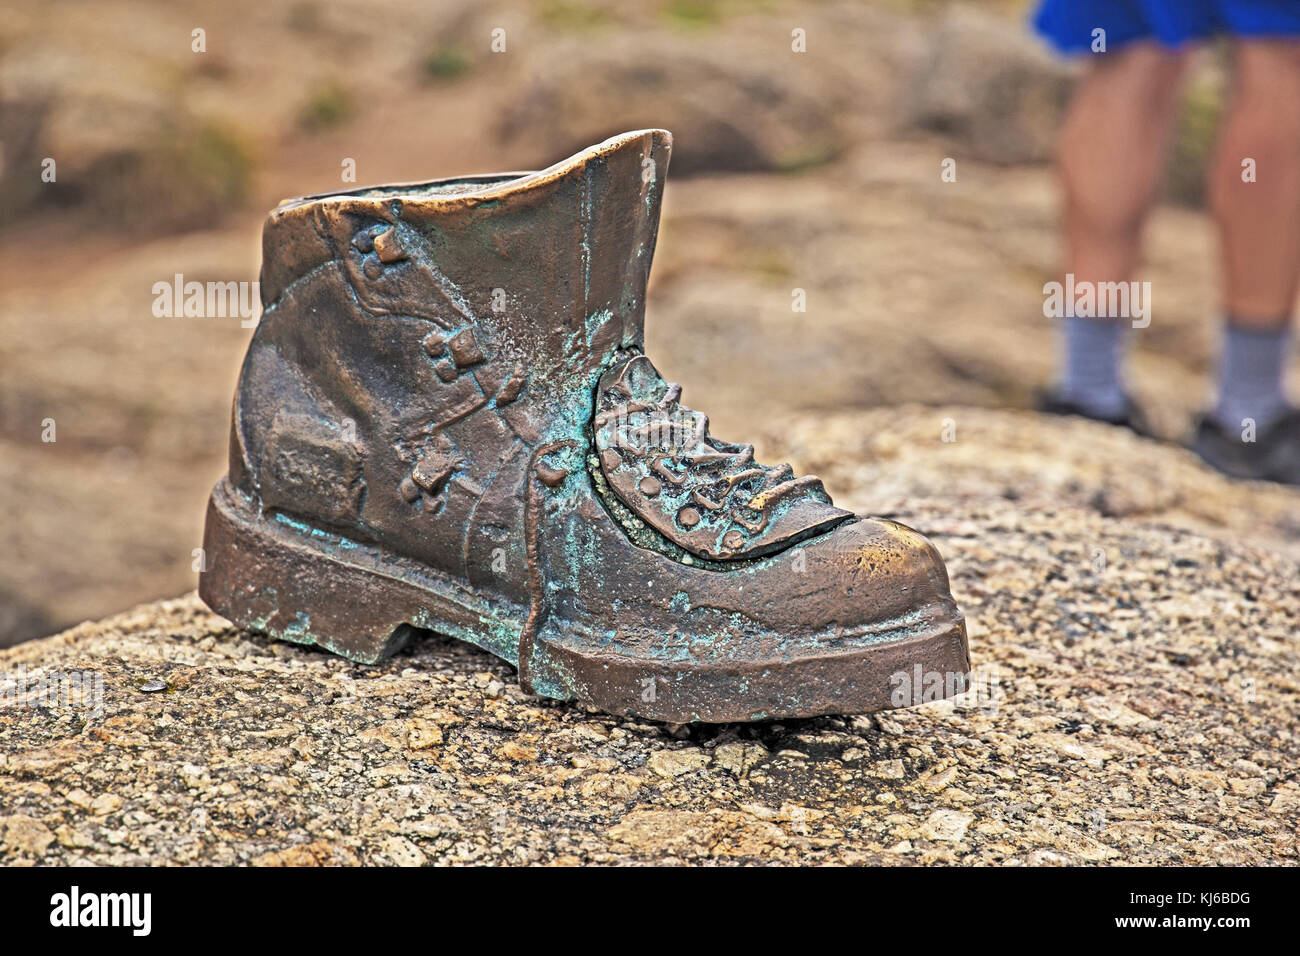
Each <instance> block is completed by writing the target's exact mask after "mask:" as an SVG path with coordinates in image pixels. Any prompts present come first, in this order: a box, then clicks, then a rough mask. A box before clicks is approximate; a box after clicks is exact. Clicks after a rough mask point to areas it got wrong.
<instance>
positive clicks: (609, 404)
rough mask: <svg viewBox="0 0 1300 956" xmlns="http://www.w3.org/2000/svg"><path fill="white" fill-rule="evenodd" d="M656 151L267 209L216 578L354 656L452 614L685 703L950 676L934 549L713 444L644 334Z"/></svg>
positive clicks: (938, 681)
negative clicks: (259, 308)
mask: <svg viewBox="0 0 1300 956" xmlns="http://www.w3.org/2000/svg"><path fill="white" fill-rule="evenodd" d="M670 144H671V137H670V136H669V134H668V133H666V132H663V131H661V130H647V131H642V132H637V133H627V134H625V135H623V136H618V137H615V138H614V139H611V140H608V141H606V142H604V143H602V144H600V145H599V146H595V147H592V148H591V149H588V150H585V151H584V152H582V153H579V154H578V155H576V156H574V157H572V158H571V159H568V160H566V161H564V162H562V163H559V164H557V165H555V166H552V167H551V168H550V169H547V170H544V171H542V172H539V173H528V174H521V173H503V174H500V175H495V176H472V177H467V178H462V179H457V180H442V181H438V182H431V183H424V184H419V185H400V186H379V187H374V188H370V189H358V190H354V191H351V192H346V193H339V194H334V195H325V196H316V197H308V198H305V199H300V200H295V201H292V202H289V203H287V204H285V205H281V206H280V207H279V208H278V209H276V210H275V211H274V212H272V213H271V215H270V218H269V219H268V220H267V222H266V228H265V235H264V243H263V250H264V251H263V260H264V261H263V266H262V295H263V299H264V304H265V308H264V310H263V314H262V319H261V322H260V324H259V325H258V328H257V331H256V333H255V334H254V336H253V341H252V343H251V345H250V346H249V352H248V356H247V358H246V360H245V362H244V367H243V372H242V374H241V377H240V382H239V386H238V391H237V394H236V398H235V409H234V425H233V430H232V436H231V448H230V473H229V476H228V477H227V478H223V479H222V480H221V481H220V482H219V483H218V485H217V487H216V489H215V490H214V491H213V494H212V500H211V503H210V505H209V509H208V518H207V530H206V535H205V539H204V546H205V548H206V553H207V558H208V566H209V570H207V571H205V572H204V573H203V575H202V576H201V579H200V584H199V594H200V595H201V596H202V597H203V600H204V601H206V602H207V603H208V605H209V606H210V607H211V608H212V609H213V610H215V611H217V612H218V613H220V614H222V615H224V616H226V617H227V618H229V619H230V620H232V621H234V622H235V623H236V624H238V625H240V626H242V627H246V628H250V629H252V630H256V631H262V632H265V633H268V634H271V635H274V636H275V637H278V638H282V639H285V640H290V641H298V642H300V643H305V644H318V645H320V646H322V647H324V648H326V649H328V650H331V651H334V652H335V653H338V654H342V655H344V656H347V657H349V658H352V659H353V660H357V661H374V660H377V659H379V658H380V657H383V656H384V655H386V654H390V653H392V652H393V651H394V650H396V649H397V647H398V646H399V645H400V644H401V643H402V641H404V640H405V639H406V637H407V636H408V635H409V634H411V633H412V630H413V627H414V628H426V629H430V630H434V631H438V632H440V633H442V634H447V635H451V636H453V637H456V638H459V639H461V640H465V641H468V642H470V643H473V644H476V645H478V646H479V647H482V648H484V649H485V650H487V651H490V652H491V653H493V654H496V655H497V656H498V657H502V658H504V659H505V660H507V661H509V662H511V663H512V664H515V665H517V666H518V668H519V679H520V683H521V685H522V686H523V687H524V688H525V689H528V690H530V691H533V692H535V693H537V694H540V695H542V696H545V697H552V698H558V699H564V700H571V699H576V700H579V701H582V702H583V703H586V704H591V705H593V706H595V707H598V708H601V709H602V710H605V711H609V712H613V713H618V714H635V715H639V716H642V717H649V718H653V719H660V720H668V721H673V722H685V721H692V720H701V721H733V720H760V719H765V718H778V717H804V716H813V715H817V714H831V713H861V712H865V711H873V710H879V709H881V708H886V707H899V706H907V705H909V704H913V703H920V702H922V701H924V700H932V699H939V698H941V697H947V696H951V695H953V694H955V693H960V692H961V691H962V690H963V689H964V687H965V681H966V675H967V673H968V671H969V669H970V660H969V655H968V652H967V645H966V632H965V625H964V622H963V619H962V615H961V613H960V612H959V611H958V609H957V607H956V605H955V604H954V602H953V599H952V595H951V594H950V593H949V589H948V575H947V572H946V570H945V568H944V564H943V560H942V559H941V558H940V557H939V553H938V552H937V551H936V550H935V548H934V546H933V545H932V544H931V543H930V542H929V541H927V540H926V539H925V538H924V537H922V536H921V535H920V534H918V533H917V532H915V531H913V530H911V529H910V528H906V527H904V526H903V525H899V524H895V523H894V522H891V521H883V520H876V519H870V518H861V517H859V516H857V515H855V514H852V513H850V512H847V511H843V510H841V509H839V508H836V507H835V506H834V505H833V504H832V503H831V499H830V497H829V496H828V495H827V494H826V492H825V490H824V489H823V487H822V484H821V482H820V481H819V480H818V479H816V478H812V477H804V478H796V477H795V476H794V474H793V473H792V472H791V470H790V468H789V466H787V465H780V466H776V467H766V466H763V465H760V464H758V463H757V462H755V461H754V455H753V447H752V446H750V445H738V444H732V443H730V442H724V441H721V440H719V439H716V438H713V437H712V436H710V435H709V432H708V420H707V419H706V418H705V417H704V416H703V415H701V414H699V413H698V412H695V411H692V410H691V409H689V408H687V407H686V406H685V405H683V404H681V401H680V394H681V390H680V388H678V386H676V385H672V384H669V383H667V382H665V381H664V380H663V379H662V378H661V377H660V376H659V373H658V372H657V371H656V370H655V368H654V366H653V365H652V364H651V363H650V360H649V359H648V358H646V357H645V355H644V354H643V350H644V339H643V320H644V309H645V292H646V279H647V277H648V274H649V269H650V258H651V255H652V254H653V252H654V245H655V234H656V229H657V227H658V222H659V208H660V201H661V199H662V195H663V175H664V172H665V170H666V169H667V166H668V154H669V149H670ZM408 625H410V626H408ZM412 626H413V627H412ZM913 682H915V684H916V685H917V686H912V685H913Z"/></svg>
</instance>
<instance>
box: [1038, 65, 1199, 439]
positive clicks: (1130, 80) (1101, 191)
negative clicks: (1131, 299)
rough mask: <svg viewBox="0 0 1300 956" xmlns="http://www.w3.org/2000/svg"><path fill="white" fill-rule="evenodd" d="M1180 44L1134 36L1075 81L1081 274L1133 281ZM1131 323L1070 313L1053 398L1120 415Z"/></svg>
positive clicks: (1075, 243)
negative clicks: (1133, 40) (1140, 39)
mask: <svg viewBox="0 0 1300 956" xmlns="http://www.w3.org/2000/svg"><path fill="white" fill-rule="evenodd" d="M1186 59H1187V57H1186V54H1185V53H1184V52H1181V51H1178V52H1175V51H1170V50H1167V49H1163V48H1161V47H1159V46H1157V45H1155V44H1151V43H1137V44H1133V45H1131V46H1128V47H1125V48H1123V49H1121V50H1117V51H1115V52H1113V53H1107V54H1104V55H1102V56H1100V57H1098V58H1097V60H1096V62H1095V63H1094V64H1093V65H1092V66H1091V68H1090V70H1089V72H1088V73H1087V74H1086V75H1085V76H1084V77H1083V78H1082V79H1081V80H1080V81H1079V85H1078V88H1077V90H1076V91H1075V94H1074V98H1073V100H1072V102H1071V104H1070V108H1069V113H1068V115H1067V117H1066V121H1065V125H1064V128H1063V129H1062V133H1061V140H1060V161H1059V162H1060V171H1061V179H1062V183H1063V186H1064V192H1065V216H1064V220H1065V221H1064V224H1065V272H1067V273H1073V274H1074V277H1075V281H1076V282H1093V283H1102V282H1128V281H1130V280H1131V279H1132V278H1133V275H1134V272H1135V271H1136V269H1137V266H1138V261H1139V258H1140V255H1141V240H1142V228H1143V225H1144V223H1145V221H1146V217H1147V213H1148V212H1149V210H1150V208H1151V206H1152V204H1153V202H1154V201H1155V198H1156V193H1157V190H1158V188H1159V185H1160V174H1161V171H1162V170H1163V167H1164V158H1165V147H1166V146H1167V144H1168V140H1169V135H1170V131H1171V129H1172V128H1173V117H1174V113H1175V111H1174V106H1175V100H1176V98H1177V95H1178V87H1179V80H1180V78H1181V76H1182V73H1183V70H1184V68H1185V65H1186ZM1126 325H1127V322H1126V321H1124V320H1119V321H1107V320H1105V319H1086V318H1076V319H1069V318H1067V319H1064V320H1063V326H1064V328H1063V331H1064V352H1065V354H1064V363H1063V369H1062V375H1061V381H1060V384H1059V386H1058V388H1057V390H1056V399H1057V400H1059V401H1060V402H1062V403H1065V404H1066V405H1068V406H1071V407H1074V408H1077V409H1078V410H1080V411H1082V412H1083V413H1084V414H1088V415H1091V416H1093V417H1096V418H1103V419H1111V420H1114V419H1117V418H1119V417H1120V416H1121V415H1123V414H1124V412H1125V408H1126V405H1127V401H1128V399H1127V395H1126V393H1125V390H1124V386H1123V381H1122V378H1121V374H1120V366H1121V363H1122V360H1123V345H1124V339H1125V336H1124V333H1125V327H1126Z"/></svg>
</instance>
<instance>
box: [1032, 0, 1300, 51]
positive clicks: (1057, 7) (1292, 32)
mask: <svg viewBox="0 0 1300 956" xmlns="http://www.w3.org/2000/svg"><path fill="white" fill-rule="evenodd" d="M1034 28H1035V29H1036V30H1038V32H1039V33H1040V34H1042V36H1043V37H1044V38H1045V39H1047V40H1048V41H1049V42H1051V44H1052V45H1053V46H1055V47H1056V48H1057V49H1058V50H1060V51H1061V52H1062V53H1089V52H1091V51H1092V46H1093V31H1094V30H1096V29H1098V28H1100V29H1103V30H1105V31H1106V49H1107V50H1113V49H1115V48H1117V47H1121V46H1123V45H1124V44H1126V43H1132V42H1134V41H1136V40H1152V41H1155V42H1156V43H1159V44H1160V45H1161V46H1166V47H1181V46H1184V45H1186V44H1188V43H1195V42H1196V41H1198V40H1205V39H1208V38H1210V37H1212V36H1215V35H1217V34H1228V35H1229V36H1239V37H1292V38H1300V0H1041V3H1040V4H1039V7H1038V13H1037V14H1036V15H1035V17H1034Z"/></svg>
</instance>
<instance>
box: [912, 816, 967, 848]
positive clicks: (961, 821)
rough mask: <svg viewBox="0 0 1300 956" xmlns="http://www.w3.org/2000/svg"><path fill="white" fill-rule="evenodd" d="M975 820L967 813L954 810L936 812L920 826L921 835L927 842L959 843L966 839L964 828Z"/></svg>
mask: <svg viewBox="0 0 1300 956" xmlns="http://www.w3.org/2000/svg"><path fill="white" fill-rule="evenodd" d="M974 820H975V818H974V817H972V816H971V815H970V814H968V813H959V812H957V811H956V810H936V811H934V813H932V814H930V815H929V816H928V817H927V818H926V821H925V823H923V824H921V835H922V836H924V837H925V838H926V839H927V840H939V841H943V842H946V843H960V842H961V841H962V840H964V839H965V838H966V828H967V827H968V826H970V825H971V823H973V822H974Z"/></svg>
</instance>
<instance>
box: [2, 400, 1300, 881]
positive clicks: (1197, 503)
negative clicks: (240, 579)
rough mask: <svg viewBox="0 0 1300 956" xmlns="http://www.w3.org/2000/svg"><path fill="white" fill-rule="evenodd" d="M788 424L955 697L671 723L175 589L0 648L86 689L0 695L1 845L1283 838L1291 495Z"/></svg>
mask: <svg viewBox="0 0 1300 956" xmlns="http://www.w3.org/2000/svg"><path fill="white" fill-rule="evenodd" d="M944 418H948V419H951V420H952V421H953V422H954V423H955V426H956V438H957V440H956V441H954V442H943V441H942V440H941V438H940V435H941V429H942V428H943V427H944V424H943V421H942V419H944ZM786 425H787V427H785V428H782V429H779V430H778V433H777V434H776V435H775V436H774V437H772V438H771V439H770V446H772V447H784V448H785V449H786V450H788V451H790V452H792V453H793V455H794V457H795V458H796V459H797V460H800V461H802V462H813V463H815V464H817V465H818V467H823V470H824V471H825V475H826V477H827V478H828V484H829V486H830V488H831V489H832V491H834V492H836V494H837V500H838V502H839V503H841V504H845V505H848V506H850V507H854V508H857V509H861V510H870V511H874V512H877V513H881V512H884V513H890V514H892V515H895V516H897V517H898V518H900V519H901V520H904V521H908V522H910V523H912V524H914V525H915V526H917V527H919V528H921V529H922V530H924V531H926V532H927V533H929V534H930V535H931V536H932V537H933V538H934V540H935V541H936V542H937V543H938V545H939V547H940V549H941V550H942V551H943V553H944V554H945V556H946V557H947V558H948V561H949V569H950V572H951V575H952V579H953V584H954V593H955V594H956V597H957V600H958V601H959V603H960V604H961V605H962V607H963V609H964V610H965V612H966V614H967V616H968V624H969V629H970V634H971V653H972V659H973V661H974V663H975V668H976V670H975V681H974V686H973V689H972V690H971V691H970V692H969V693H967V694H966V695H964V696H963V697H961V698H958V699H957V701H956V702H952V703H945V702H939V703H928V704H924V705H922V706H920V707H917V708H913V709H908V710H897V711H889V712H886V713H883V714H879V715H875V716H866V717H857V718H825V719H818V720H809V721H788V722H783V723H780V724H770V723H769V724H758V725H743V726H739V725H732V726H707V727H665V726H662V725H656V724H649V723H642V722H637V721H629V720H623V719H617V718H611V717H606V716H604V715H601V714H597V713H593V712H588V711H586V710H584V709H582V708H579V707H574V706H568V705H561V704H554V703H549V702H544V701H539V700H536V699H532V698H528V697H526V696H524V695H523V694H522V693H521V692H520V691H519V690H518V688H517V686H516V685H515V683H514V680H513V673H512V669H511V668H510V667H509V666H507V665H505V664H503V663H501V662H499V661H497V660H495V659H494V658H491V657H489V656H487V655H485V654H483V653H481V652H479V651H477V650H476V649H474V648H471V647H469V646H467V645H462V644H457V643H455V642H451V641H448V640H445V639H443V638H440V637H435V636H430V637H428V638H427V639H425V640H420V641H416V642H413V644H412V645H411V646H409V647H408V649H407V650H405V651H404V652H402V653H401V654H400V655H399V656H398V657H396V658H394V659H392V660H390V661H388V662H386V663H384V664H382V665H378V666H373V667H364V666H359V665H355V664H352V663H349V662H347V661H344V660H342V659H339V658H336V657H331V656H329V655H327V654H324V653H321V652H317V651H314V650H309V649H304V648H300V647H296V646H293V645H285V644H277V643H274V642H272V641H269V640H267V639H265V638H263V637H260V636H256V635H250V634H247V633H242V632H239V631H237V630H234V629H232V628H231V627H230V626H229V625H228V624H226V622H224V621H222V620H221V619H220V618H217V617H214V616H212V615H211V614H209V613H208V612H207V611H206V610H205V609H204V608H203V606H202V605H201V604H200V603H199V602H198V600H197V599H196V598H195V597H194V596H189V597H185V598H181V599H179V600H175V601H166V602H162V603H158V604H154V605H148V606H143V607H140V608H137V609H135V610H133V611H131V612H128V613H126V614H123V615H120V616H118V617H115V618H112V619H109V620H106V621H103V622H99V623H88V624H83V625H81V626H79V627H76V628H74V629H72V630H70V631H67V632H65V633H63V634H60V635H56V636H54V637H51V638H46V639H43V640H38V641H32V642H29V643H26V644H22V645H19V646H17V647H14V648H11V649H9V650H6V651H3V652H0V674H3V675H4V676H0V692H3V691H5V689H6V688H10V689H12V687H13V682H14V679H15V678H16V677H18V676H21V677H24V678H26V679H28V680H29V681H30V680H34V679H40V678H44V679H46V680H49V679H51V678H52V677H53V675H54V673H55V672H57V673H62V674H67V673H69V672H72V671H74V670H86V671H92V672H94V674H96V675H98V677H99V679H100V680H101V681H102V687H103V700H102V708H101V709H100V711H99V712H95V709H94V708H93V707H88V706H87V704H89V703H93V701H81V702H80V703H78V702H76V701H70V702H67V703H66V704H64V703H61V702H58V701H53V702H49V701H47V704H48V706H39V707H22V706H16V705H14V704H13V703H12V702H11V703H10V704H9V705H8V706H3V707H0V736H2V737H3V740H4V741H5V746H4V748H3V751H2V752H0V793H2V794H3V795H4V796H3V803H0V864H27V863H93V864H118V863H215V864H234V863H246V864H256V865H267V866H280V865H299V864H304V865H321V864H356V863H367V864H398V865H413V864H421V863H510V864H520V863H545V864H576V863H585V862H594V863H624V862H627V863H646V862H657V863H675V862H682V863H702V862H703V863H721V864H734V863H760V862H761V863H794V862H800V863H827V862H832V863H900V864H901V863H931V862H939V863H956V862H960V863H1013V864H1057V863H1080V864H1091V863H1155V864H1159V863H1185V864H1206V863H1227V864H1236V863H1271V864H1276V863H1288V864H1290V863H1295V862H1296V854H1297V850H1296V846H1297V832H1296V819H1297V814H1298V813H1300V786H1298V785H1297V782H1296V780H1295V767H1296V766H1297V762H1298V761H1300V738H1298V736H1297V734H1298V732H1300V707H1298V706H1297V695H1300V646H1298V639H1297V633H1300V594H1297V586H1296V581H1297V580H1300V575H1298V572H1300V568H1298V567H1297V564H1296V560H1295V557H1294V556H1293V555H1292V556H1288V555H1287V554H1286V553H1285V550H1286V549H1285V547H1278V546H1275V545H1278V544H1282V545H1285V542H1286V538H1287V536H1286V534H1285V533H1283V534H1282V535H1281V537H1280V538H1278V537H1276V536H1275V535H1274V533H1273V532H1269V531H1268V527H1269V522H1270V521H1273V522H1277V521H1281V520H1282V519H1281V518H1280V517H1278V516H1279V515H1282V514H1285V513H1287V511H1288V509H1289V513H1290V514H1291V515H1295V514H1296V513H1298V512H1300V507H1298V506H1300V495H1297V494H1295V493H1290V492H1285V491H1281V490H1275V489H1263V488H1254V487H1250V486H1243V485H1238V484H1232V483H1229V482H1226V481H1224V480H1222V479H1220V478H1217V477H1216V476H1213V475H1211V474H1210V473H1209V472H1207V471H1206V470H1205V469H1203V468H1201V467H1200V466H1199V465H1197V464H1195V463H1194V462H1193V461H1192V460H1191V459H1190V458H1188V457H1186V456H1185V455H1184V453H1182V452H1179V451H1177V450H1174V449H1171V448H1169V447H1167V446H1162V445H1158V444H1155V443H1151V442H1142V441H1139V440H1136V439H1132V438H1130V437H1129V436H1127V435H1126V434H1123V433H1118V432H1115V431H1112V430H1110V429H1106V428H1103V427H1101V426H1096V425H1092V424H1089V423H1083V422H1076V421H1068V420H1059V419H1048V418H1042V417H1039V416H1035V415H1031V414H1027V413H1017V412H991V411H987V410H979V409H969V408H953V409H948V410H946V411H945V410H944V409H910V410H909V409H902V410H880V411H876V412H868V413H845V414H843V415H840V416H838V417H834V418H829V419H825V418H822V419H814V418H811V417H810V418H799V419H792V420H791V421H790V422H788V423H786ZM783 439H784V440H783ZM1030 448H1032V449H1035V453H1034V455H1033V456H1032V458H1031V457H1030V456H1028V454H1027V451H1026V450H1027V449H1030ZM1017 449H1020V451H1019V452H1017ZM1032 463H1036V465H1035V464H1032ZM824 466H829V467H824ZM1153 476H1155V477H1153ZM1035 488H1037V489H1039V491H1038V492H1037V494H1038V495H1039V497H1035V494H1036V492H1035V491H1034V489H1035ZM1049 498H1050V499H1051V500H1048V499H1049ZM1238 512H1240V514H1238ZM1252 514H1253V515H1255V516H1256V518H1262V520H1260V521H1259V522H1258V523H1259V526H1260V527H1259V529H1257V531H1258V533H1257V534H1256V535H1255V536H1254V537H1250V536H1248V535H1246V534H1245V532H1244V530H1243V529H1245V527H1246V525H1247V524H1249V523H1250V518H1251V515H1252ZM1234 516H1236V517H1234ZM1291 520H1294V519H1291ZM151 681H161V682H163V684H164V685H165V686H164V687H163V688H162V689H161V690H158V691H156V692H147V691H148V690H150V689H151V688H154V687H157V686H158V685H157V684H151V683H149V682H151ZM90 686H91V687H93V686H94V685H93V684H91V685H90Z"/></svg>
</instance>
